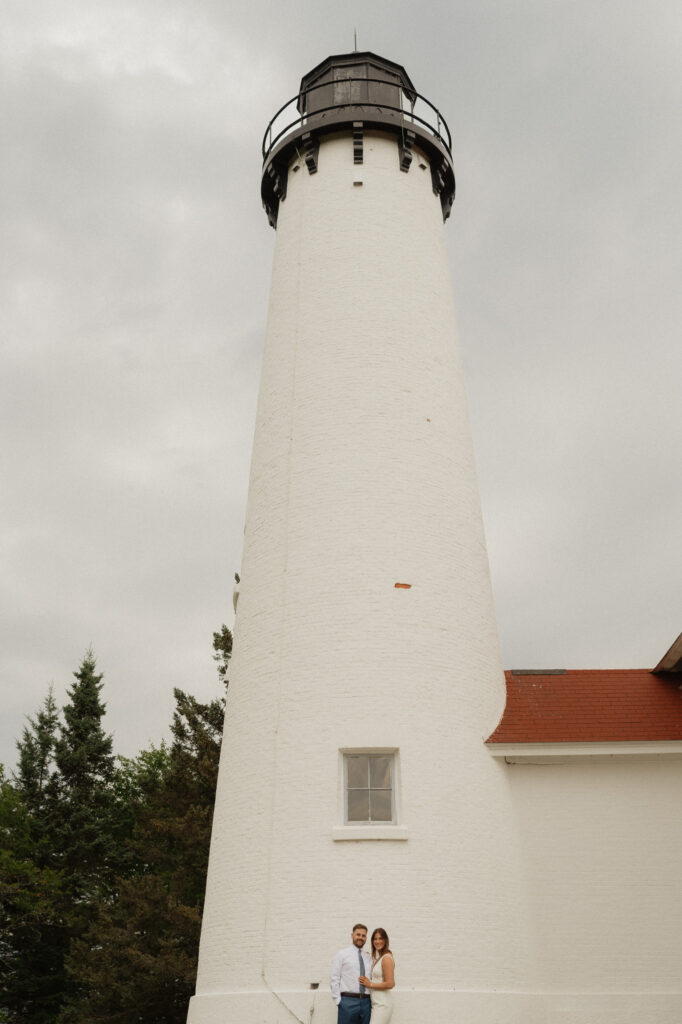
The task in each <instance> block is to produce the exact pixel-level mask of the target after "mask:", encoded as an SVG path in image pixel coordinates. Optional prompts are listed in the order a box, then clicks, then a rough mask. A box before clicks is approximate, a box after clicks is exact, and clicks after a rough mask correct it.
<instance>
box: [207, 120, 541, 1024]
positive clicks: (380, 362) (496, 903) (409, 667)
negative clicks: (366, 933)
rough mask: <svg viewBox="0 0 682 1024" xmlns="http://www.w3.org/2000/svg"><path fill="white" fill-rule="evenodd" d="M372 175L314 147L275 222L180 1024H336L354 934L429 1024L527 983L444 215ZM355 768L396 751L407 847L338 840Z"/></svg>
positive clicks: (499, 689)
mask: <svg viewBox="0 0 682 1024" xmlns="http://www.w3.org/2000/svg"><path fill="white" fill-rule="evenodd" d="M364 149H365V162H364V164H363V165H362V166H355V165H354V164H353V150H352V141H351V139H350V138H348V137H337V138H333V139H329V140H327V141H324V142H323V143H322V145H321V147H320V153H319V171H318V173H317V174H315V175H312V176H311V175H309V174H308V171H307V169H306V167H305V165H303V166H302V167H300V169H299V170H298V171H296V172H293V171H290V173H289V182H288V194H287V198H286V201H285V202H283V203H282V205H281V207H280V213H279V224H278V230H277V236H276V253H275V261H274V268H273V275H272V290H271V297H270V310H269V321H268V331H267V341H266V349H265V356H264V363H263V371H262V380H261V390H260V398H259V408H258V415H257V425H256V435H255V441H254V451H253V462H252V474H251V485H250V494H249V503H248V512H247V522H246V531H245V545H244V558H243V563H242V585H241V592H240V598H239V608H238V614H237V623H236V629H235V653H234V659H233V663H232V671H231V684H230V693H229V699H228V710H227V719H226V729H225V743H224V750H223V762H222V765H221V774H220V782H219V790H218V797H217V805H216V815H215V823H214V834H213V843H212V851H211V863H210V870H209V880H208V889H207V901H206V910H205V917H204V925H203V933H202V941H201V954H200V967H199V979H198V987H197V991H198V997H197V998H195V1000H194V1001H193V1004H192V1010H191V1012H190V1020H191V1021H192V1022H193V1024H208V1022H209V1021H211V1020H213V1019H214V1017H213V1016H212V1014H215V1015H216V1016H215V1019H216V1020H218V1019H219V1018H220V1019H221V1020H235V1021H237V1020H238V1019H239V1024H249V1021H251V1020H253V1021H256V1020H258V1021H261V1020H262V1021H275V1020H279V1019H280V1018H279V1016H278V1013H280V1011H281V1012H283V1013H284V1016H283V1017H282V1019H283V1020H284V1019H287V1020H291V1019H293V1018H292V1017H291V1016H287V1013H288V1011H283V1010H282V1008H281V1003H280V1002H279V1000H278V999H277V998H275V999H274V1001H273V1000H272V997H271V996H270V995H269V993H268V989H271V990H273V991H274V992H276V993H279V994H280V997H282V998H283V996H282V994H283V993H285V992H288V993H289V996H287V998H288V999H290V1000H293V1001H294V1002H295V1001H296V999H298V1000H303V1003H302V1004H301V1005H303V1004H305V1006H307V1005H308V1002H309V1000H310V993H309V992H308V993H306V991H305V990H307V989H308V986H309V984H310V983H311V982H319V983H320V986H321V990H320V993H319V994H318V997H317V1004H316V1005H317V1009H316V1012H315V1020H320V1021H321V1020H324V1019H327V1017H328V1018H329V1019H330V1020H332V1019H333V1018H334V1013H333V1009H334V1008H333V1005H332V1003H331V1000H330V998H329V995H328V974H329V963H330V960H331V957H332V955H333V953H334V952H335V950H336V949H337V948H339V947H340V946H342V945H345V944H346V942H347V940H348V934H349V931H350V928H351V926H352V924H353V923H354V922H355V921H356V920H357V919H360V920H364V921H365V922H366V923H367V924H368V925H369V926H370V927H375V926H377V925H382V926H383V927H385V928H386V929H387V930H388V932H389V934H390V936H391V940H392V944H393V945H394V948H395V951H396V957H397V964H398V969H397V977H398V982H399V984H400V985H401V986H403V987H404V988H405V989H406V990H407V989H415V990H419V991H420V992H422V993H424V992H425V991H427V990H440V991H441V995H440V996H439V997H438V998H439V999H441V1001H442V1000H443V999H445V1002H444V1003H443V1006H444V1007H445V1009H444V1010H443V1012H444V1013H445V1014H446V1016H445V1017H443V1020H449V1019H450V1017H449V1016H448V1014H450V1013H451V1006H450V1003H451V997H449V996H443V995H442V992H443V991H445V992H446V993H447V991H450V992H452V990H453V989H454V987H457V988H459V989H470V990H480V991H482V992H490V991H492V990H493V989H514V988H518V987H524V986H527V985H528V984H529V982H530V979H529V977H528V976H527V974H526V973H525V972H526V967H525V965H526V964H527V963H528V958H527V946H528V942H529V936H528V934H527V931H526V923H525V917H524V914H525V909H524V908H525V906H526V898H525V892H524V890H523V882H522V872H521V871H520V868H519V857H518V853H517V840H516V835H515V825H514V820H513V816H512V814H511V809H510V804H509V802H508V799H507V785H508V783H507V779H506V777H505V773H504V769H503V768H501V767H500V766H499V765H498V764H496V763H495V762H494V761H493V759H492V758H491V757H490V756H489V754H488V752H487V750H486V749H485V748H484V747H483V744H482V742H481V741H482V739H483V738H484V737H485V736H486V735H487V734H488V732H490V730H491V729H492V728H493V727H494V725H495V723H496V721H497V719H498V717H499V714H500V712H501V709H502V706H503V700H504V694H503V674H502V667H501V664H500V660H499V654H498V645H497V637H496V628H495V621H494V613H493V607H492V598H491V590H490V583H489V577H488V567H487V558H486V552H485V544H484V537H483V529H482V523H481V516H480V509H479V499H478V489H477V484H476V477H475V469H474V462H473V455H472V448H471V439H470V431H469V425H468V421H467V414H466V401H465V394H464V386H463V381H462V373H461V368H460V362H459V356H458V352H457V347H456V339H455V321H454V313H453V305H452V297H451V283H450V279H449V271H448V263H447V257H446V250H445V240H444V232H443V224H442V218H441V210H440V203H439V200H438V198H437V197H436V196H435V195H434V193H433V190H432V187H431V177H430V173H429V171H428V169H421V168H420V166H419V163H420V162H422V163H426V161H425V160H423V159H421V160H419V159H415V160H414V161H413V163H412V167H411V169H410V171H409V173H408V174H405V173H401V171H400V170H399V160H398V149H397V145H396V142H395V140H393V139H389V138H388V137H384V136H381V135H379V134H377V135H374V136H370V135H366V136H365V147H364ZM417 155H418V156H419V154H417ZM357 179H361V180H362V185H361V186H357V185H354V184H353V181H354V180H357ZM396 582H405V583H409V584H411V589H409V590H396V589H395V586H394V584H395V583H396ZM362 746H390V747H397V748H399V750H400V769H401V783H402V787H401V793H400V807H401V822H402V823H404V824H405V825H406V826H407V827H408V828H409V839H408V841H407V842H384V841H377V842H367V841H365V842H334V841H333V840H332V828H333V827H334V826H337V825H339V824H341V822H342V817H341V813H342V812H341V808H340V806H339V754H338V751H339V748H341V747H362ZM238 992H239V993H242V994H243V996H239V997H237V994H236V993H238ZM296 992H298V993H299V995H298V996H296V995H295V993H296ZM291 993H294V994H293V995H292V994H291ZM247 995H248V998H247ZM238 998H239V999H241V1000H242V1002H240V1003H239V1007H240V1008H239V1010H238V1011H237V1009H236V1007H237V1002H236V1000H238ZM434 999H435V1002H434V1007H435V1004H436V1002H437V1001H438V999H436V997H435V996H434ZM244 1000H246V1002H244ZM306 1001H308V1002H306ZM318 1004H319V1005H318ZM291 1005H293V1003H291ZM211 1007H212V1008H213V1009H211ZM249 1007H251V1009H249ZM268 1007H269V1009H268ZM231 1008H232V1009H231ZM296 1012H298V1011H296ZM300 1012H301V1013H302V1012H303V1010H301V1011H300ZM307 1012H308V1011H307V1010H306V1013H307ZM404 1012H405V1011H401V1010H400V1008H399V1007H398V1009H397V1010H396V1014H395V1017H394V1020H395V1024H401V1021H404V1020H407V1019H409V1018H408V1017H404V1016H403V1013H404ZM491 1012H492V1011H491ZM325 1014H326V1016H325ZM330 1015H331V1016H330ZM437 1016H438V1015H436V1017H437ZM436 1017H434V1020H435V1019H436ZM512 1018H513V1015H512V1016H511V1017H509V1018H508V1019H512ZM304 1019H306V1020H307V1019H308V1017H307V1016H305V1017H304ZM438 1019H440V1018H438ZM483 1019H484V1018H483V1017H481V1020H483ZM485 1019H486V1020H487V1019H488V1017H486V1018H485ZM490 1019H491V1020H492V1017H491V1018H490Z"/></svg>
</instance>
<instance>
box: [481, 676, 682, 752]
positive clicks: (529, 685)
mask: <svg viewBox="0 0 682 1024" xmlns="http://www.w3.org/2000/svg"><path fill="white" fill-rule="evenodd" d="M505 675H506V678H507V706H506V708H505V711H504V714H503V715H502V718H501V720H500V722H499V724H498V726H497V728H496V729H495V731H494V732H493V733H492V734H491V735H490V736H489V737H488V740H487V742H488V743H616V742H623V741H626V740H629V741H633V740H639V741H644V740H682V689H681V688H680V684H682V676H680V674H679V673H672V674H670V675H668V676H655V675H654V674H653V673H652V672H649V671H647V670H645V669H614V670H603V671H602V670H599V669H590V670H587V671H570V670H568V671H566V672H562V673H546V674H544V673H543V674H540V673H535V672H532V673H530V672H529V673H521V672H506V673H505Z"/></svg>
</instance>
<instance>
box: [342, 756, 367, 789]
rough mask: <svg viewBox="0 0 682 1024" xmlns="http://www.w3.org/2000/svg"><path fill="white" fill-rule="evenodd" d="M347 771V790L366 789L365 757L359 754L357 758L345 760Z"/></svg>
mask: <svg viewBox="0 0 682 1024" xmlns="http://www.w3.org/2000/svg"><path fill="white" fill-rule="evenodd" d="M346 764H347V770H348V782H347V785H348V788H349V789H367V785H368V774H367V755H366V754H361V755H359V756H357V757H349V758H347V760H346Z"/></svg>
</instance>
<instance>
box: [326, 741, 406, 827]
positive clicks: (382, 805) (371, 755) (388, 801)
mask: <svg viewBox="0 0 682 1024" xmlns="http://www.w3.org/2000/svg"><path fill="white" fill-rule="evenodd" d="M339 767H340V772H339V818H338V820H339V821H341V822H343V824H339V825H336V826H335V827H334V828H333V829H332V838H333V839H334V840H343V839H350V840H354V841H357V840H359V839H370V840H372V839H390V840H403V839H407V837H408V831H407V828H406V827H405V826H404V825H403V824H399V814H400V800H399V796H400V794H399V791H398V785H399V777H400V772H399V763H398V749H397V748H396V747H376V748H374V749H372V748H367V747H362V748H355V749H353V748H349V747H346V748H343V749H341V750H340V751H339Z"/></svg>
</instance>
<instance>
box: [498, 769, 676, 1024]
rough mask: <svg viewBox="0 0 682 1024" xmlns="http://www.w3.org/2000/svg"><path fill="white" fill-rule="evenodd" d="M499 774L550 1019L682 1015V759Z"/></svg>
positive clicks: (666, 1021) (624, 1022)
mask: <svg viewBox="0 0 682 1024" xmlns="http://www.w3.org/2000/svg"><path fill="white" fill-rule="evenodd" d="M506 771H507V773H508V778H509V782H510V795H511V799H512V802H513V805H514V809H515V813H516V815H517V818H518V824H519V832H520V834H521V836H522V837H523V840H522V841H523V854H524V862H525V865H526V870H527V874H528V891H529V893H530V894H531V903H530V909H531V913H532V921H533V930H534V935H535V939H536V943H535V945H536V949H537V950H538V951H539V954H540V957H539V964H538V966H539V968H540V981H541V989H542V990H543V991H544V992H545V993H546V995H545V997H544V1003H545V1005H546V1009H547V1020H548V1022H549V1024H553V1022H554V1021H556V1022H557V1024H595V1022H602V1021H603V1022H604V1024H674V1022H676V1021H679V1020H682V975H681V971H680V966H681V956H680V938H681V936H682V870H681V865H682V814H680V792H681V785H682V759H681V758H680V757H679V756H662V757H654V756H651V757H644V756H634V757H633V756H630V757H624V758H620V757H613V758H610V759H607V758H603V759H599V760H591V759H589V758H576V757H573V758H569V759H568V760H567V762H566V763H550V764H537V763H536V764H512V765H509V766H508V767H507V769H506Z"/></svg>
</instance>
